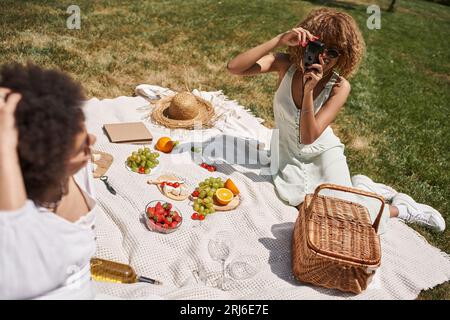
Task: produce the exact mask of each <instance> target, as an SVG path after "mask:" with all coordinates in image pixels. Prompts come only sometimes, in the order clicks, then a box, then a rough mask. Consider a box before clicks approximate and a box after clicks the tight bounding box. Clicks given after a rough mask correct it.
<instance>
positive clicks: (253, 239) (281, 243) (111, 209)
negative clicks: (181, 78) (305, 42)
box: [86, 92, 450, 299]
mask: <svg viewBox="0 0 450 320" xmlns="http://www.w3.org/2000/svg"><path fill="white" fill-rule="evenodd" d="M196 93H198V94H199V92H196ZM201 94H202V96H203V97H207V98H209V99H210V100H211V101H212V102H213V104H214V105H215V106H219V108H222V109H223V110H225V109H227V110H228V111H230V113H229V115H230V116H229V117H228V118H229V119H228V120H223V121H226V123H219V124H218V126H219V127H220V128H221V129H209V130H205V132H204V133H205V135H204V136H202V138H203V140H204V141H207V140H208V139H209V138H211V137H212V136H214V135H225V136H228V135H233V134H235V135H236V136H238V137H240V138H239V139H237V140H235V142H234V143H239V142H238V140H242V139H244V140H246V139H249V138H254V139H257V140H259V141H260V142H263V143H265V144H266V143H267V141H269V140H268V139H270V130H269V129H267V128H265V127H264V126H263V125H261V121H260V120H258V119H256V118H255V117H253V116H251V115H250V114H249V113H248V112H247V111H246V110H245V109H244V108H243V107H242V106H240V105H239V104H238V103H237V102H236V101H230V100H228V99H227V98H226V97H225V96H224V95H223V94H222V93H221V92H209V93H208V92H202V93H201ZM146 104H147V102H146V100H144V99H142V98H141V97H118V98H116V99H105V100H98V99H91V100H89V101H88V102H87V105H86V115H87V127H88V130H89V131H90V132H92V133H94V134H96V135H97V137H98V142H97V144H96V146H95V148H96V149H98V150H101V151H104V152H108V153H110V154H112V155H113V156H114V162H113V164H112V166H111V168H110V169H109V171H108V172H107V175H108V177H109V181H110V183H111V185H112V186H113V187H114V188H115V189H116V191H117V195H112V194H110V193H109V192H108V191H107V189H106V188H105V186H104V184H103V182H101V181H99V180H96V181H95V187H96V192H97V195H98V202H99V206H97V207H98V213H97V237H98V239H97V241H98V246H97V256H98V257H100V258H104V259H110V260H115V261H118V262H123V263H127V264H130V265H131V266H132V267H133V268H134V269H135V270H136V272H137V273H138V274H139V275H143V276H146V277H150V278H154V279H157V280H160V281H162V282H163V285H161V286H157V285H151V284H147V283H137V284H114V283H100V282H97V283H96V288H97V290H98V291H99V292H100V293H102V294H105V295H109V296H110V297H111V296H115V297H120V298H132V299H153V298H157V297H161V298H163V299H414V298H416V297H417V295H418V294H419V292H420V291H421V290H424V289H427V288H431V287H434V286H436V285H437V284H440V283H443V282H445V281H448V280H449V279H450V257H449V255H447V254H446V253H444V252H442V251H440V250H438V249H436V248H435V247H433V246H431V245H429V244H428V243H427V242H426V241H425V239H424V238H423V237H422V236H421V235H419V234H418V233H417V232H415V231H414V230H413V229H411V228H409V227H408V226H407V225H405V224H404V223H402V222H401V221H400V220H397V219H391V221H390V222H389V223H388V224H387V226H386V232H385V233H384V234H383V235H382V236H381V246H382V263H381V267H380V268H379V269H378V271H377V273H376V275H375V277H374V279H373V281H372V283H371V284H370V285H369V288H368V289H367V290H366V291H364V292H363V293H362V294H359V295H353V294H345V293H342V292H339V291H336V290H329V289H324V288H319V287H314V286H309V285H305V284H302V283H299V282H297V281H295V280H294V279H293V276H292V272H291V271H292V270H291V250H290V248H291V236H292V230H293V225H294V222H295V220H296V218H297V210H296V209H295V208H293V207H291V206H288V205H287V204H286V203H284V202H283V201H282V200H280V199H279V198H278V196H277V194H276V192H275V189H274V186H273V184H272V181H271V178H270V177H269V176H263V175H260V174H259V173H260V168H259V167H258V166H257V165H256V166H252V165H232V164H229V163H227V162H223V163H221V164H217V169H218V170H217V172H215V173H213V174H211V173H210V172H208V171H207V170H205V169H203V168H201V167H200V166H199V165H198V164H195V163H194V162H193V161H192V159H191V155H192V153H191V152H190V151H189V149H190V148H184V150H186V151H185V152H182V153H178V154H170V155H167V154H162V155H161V157H160V167H159V168H158V170H157V171H156V172H155V174H154V175H152V176H151V177H150V178H156V177H157V176H159V175H160V174H162V173H174V174H176V175H178V176H180V177H182V178H184V179H186V181H187V184H188V186H189V187H190V188H191V189H193V188H194V187H195V186H196V185H197V184H198V182H200V181H202V180H203V179H205V178H208V177H210V176H219V177H222V178H227V177H230V178H232V180H233V181H234V182H235V183H236V185H237V186H238V187H239V189H240V191H241V195H242V202H241V204H240V206H239V207H238V208H237V209H236V210H233V211H230V212H216V213H214V214H212V215H209V216H208V217H207V218H206V219H205V220H204V221H203V222H202V223H201V224H200V222H199V221H193V220H191V218H190V215H191V214H192V212H193V209H192V206H191V204H190V203H189V201H188V200H185V201H183V202H176V203H175V205H176V206H177V207H178V208H179V209H180V210H181V212H182V214H183V217H184V220H183V224H182V225H181V227H180V229H179V230H178V231H176V232H174V233H171V234H168V235H165V234H159V233H154V232H151V231H149V230H148V229H147V227H146V226H145V224H144V223H143V220H142V215H143V213H144V208H145V205H146V204H147V203H148V202H150V201H152V200H155V199H162V200H168V199H166V198H165V197H164V196H162V195H161V193H160V192H159V191H158V190H157V188H156V187H155V186H151V185H148V184H147V183H146V180H147V179H149V177H148V176H142V175H138V174H135V173H132V172H130V171H128V170H127V169H126V168H125V164H124V162H125V159H126V158H127V156H128V155H129V154H130V153H131V152H132V151H134V150H136V149H137V148H138V147H137V146H133V145H127V144H111V143H109V142H108V139H107V138H106V136H105V134H104V133H103V131H102V125H103V124H105V123H112V122H123V121H140V120H141V119H142V118H143V117H144V116H145V113H144V112H143V111H139V110H138V108H139V107H142V106H144V105H146ZM231 111H232V112H231ZM147 112H148V111H147ZM230 117H231V118H232V119H230ZM146 124H147V126H148V128H149V129H150V130H151V132H152V134H153V135H154V137H155V141H156V139H157V138H158V137H160V136H163V135H168V134H169V135H170V136H173V135H174V134H175V135H176V136H177V138H178V139H180V140H181V142H182V144H181V145H183V144H186V145H187V146H189V145H188V144H187V142H188V141H194V140H196V139H195V138H194V137H192V133H189V132H187V131H186V132H183V133H180V131H185V130H177V131H178V132H169V131H168V130H167V129H164V128H160V127H157V126H154V125H153V124H151V123H149V122H146ZM239 127H241V128H251V130H249V131H247V132H252V135H253V136H248V135H247V136H245V132H246V131H245V130H239ZM247 134H248V133H247ZM257 135H258V136H259V139H258V138H257V137H256V136H257ZM211 143H214V142H211ZM267 145H268V143H267ZM203 146H204V147H205V146H207V143H205V144H203ZM182 149H183V148H182ZM218 231H228V232H229V233H231V234H232V237H233V246H232V249H231V254H230V256H229V258H228V259H227V261H226V263H227V265H228V264H229V263H230V262H231V261H233V259H234V258H235V257H237V256H239V255H245V254H251V255H255V256H257V257H258V259H259V261H260V268H259V272H258V273H257V274H256V275H255V276H253V277H252V278H250V279H245V280H234V279H233V280H232V282H231V283H230V284H229V285H228V287H227V289H228V290H227V291H222V290H220V289H218V288H216V287H215V286H214V282H215V280H216V279H218V277H219V275H220V272H221V264H220V263H219V262H217V261H214V260H212V258H211V256H210V255H209V253H208V242H209V240H210V239H211V238H212V237H213V236H214V235H215V234H216V233H217V232H218ZM195 271H198V272H199V274H201V275H202V276H203V278H204V279H203V280H205V279H206V281H205V282H203V281H202V280H201V279H200V280H199V278H198V276H196V275H195V274H194V273H195ZM227 277H228V278H230V275H229V274H228V273H227Z"/></svg>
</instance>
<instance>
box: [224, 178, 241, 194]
mask: <svg viewBox="0 0 450 320" xmlns="http://www.w3.org/2000/svg"><path fill="white" fill-rule="evenodd" d="M225 188H227V189H228V190H230V191H231V192H233V194H234V195H235V196H237V195H238V194H239V189H238V188H237V187H236V185H235V184H234V182H233V180H231V179H227V181H225Z"/></svg>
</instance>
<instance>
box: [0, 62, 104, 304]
mask: <svg viewBox="0 0 450 320" xmlns="http://www.w3.org/2000/svg"><path fill="white" fill-rule="evenodd" d="M84 100H85V98H84V95H83V93H82V88H81V86H80V85H79V84H77V83H75V82H74V81H73V80H72V79H71V78H70V77H68V76H67V75H65V74H64V73H61V72H59V71H55V70H44V69H41V68H39V67H37V66H34V65H27V66H22V65H19V64H12V65H4V66H3V67H2V68H1V71H0V141H1V143H0V236H1V240H0V270H1V272H0V299H28V298H56V299H60V298H62V299H65V298H69V299H77V298H83V299H89V298H92V297H93V296H94V293H93V291H92V287H91V281H90V258H91V256H92V255H93V254H94V253H95V249H96V246H95V235H94V230H93V229H94V220H95V216H94V213H93V209H94V206H95V201H94V197H93V194H92V191H93V187H92V183H91V179H92V178H91V171H90V169H89V168H88V160H89V159H90V154H91V152H90V148H91V146H92V145H93V144H94V142H95V137H94V136H92V135H90V134H88V133H87V132H86V127H85V125H84V114H83V111H82V109H81V106H82V104H83V101H84Z"/></svg>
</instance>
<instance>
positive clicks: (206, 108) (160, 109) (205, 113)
mask: <svg viewBox="0 0 450 320" xmlns="http://www.w3.org/2000/svg"><path fill="white" fill-rule="evenodd" d="M194 96H195V98H196V99H197V101H198V102H199V108H198V114H197V116H196V117H195V118H193V119H189V120H175V119H171V118H169V117H167V116H166V113H167V111H166V110H167V109H168V108H169V106H170V102H171V101H172V99H173V97H174V96H171V97H167V98H163V99H161V100H160V101H158V102H157V103H156V106H155V108H154V109H153V111H152V114H151V118H152V120H153V121H154V122H155V123H157V124H159V125H162V126H165V127H167V128H173V129H197V128H211V127H212V126H213V125H214V121H215V118H216V114H215V112H214V107H213V106H212V105H211V103H210V102H208V101H206V100H205V99H203V98H200V97H199V96H196V95H194Z"/></svg>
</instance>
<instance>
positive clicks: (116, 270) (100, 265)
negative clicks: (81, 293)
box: [91, 258, 138, 283]
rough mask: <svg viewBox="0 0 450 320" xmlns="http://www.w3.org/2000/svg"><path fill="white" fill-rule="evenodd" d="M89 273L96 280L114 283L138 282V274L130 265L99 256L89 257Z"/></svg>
mask: <svg viewBox="0 0 450 320" xmlns="http://www.w3.org/2000/svg"><path fill="white" fill-rule="evenodd" d="M91 274H92V279H94V280H96V281H105V282H116V283H135V282H138V276H137V275H136V273H135V272H134V270H133V268H131V266H129V265H127V264H122V263H118V262H114V261H109V260H103V259H99V258H92V259H91Z"/></svg>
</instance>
